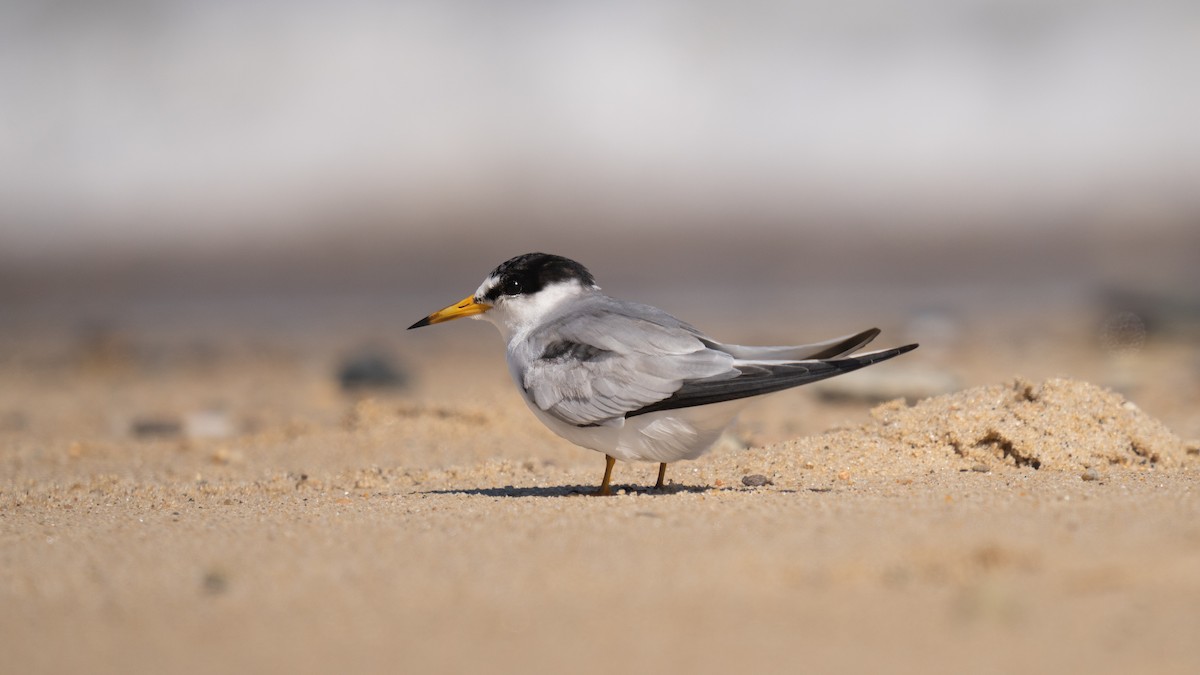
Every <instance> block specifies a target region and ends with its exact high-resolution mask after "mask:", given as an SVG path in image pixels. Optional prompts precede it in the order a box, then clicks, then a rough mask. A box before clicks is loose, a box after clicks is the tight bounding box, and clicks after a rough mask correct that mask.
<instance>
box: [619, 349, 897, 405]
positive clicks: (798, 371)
mask: <svg viewBox="0 0 1200 675" xmlns="http://www.w3.org/2000/svg"><path fill="white" fill-rule="evenodd" d="M916 348H917V345H915V344H911V345H905V346H903V347H895V348H892V349H882V350H880V351H877V352H869V353H867V354H860V355H858V356H851V357H848V358H840V359H826V360H808V361H792V362H778V361H776V362H766V361H764V362H753V361H738V362H736V363H735V365H734V370H735V371H736V374H735V375H733V376H732V377H729V376H718V377H712V378H707V379H701V380H692V381H689V382H685V383H684V385H683V386H682V387H680V388H679V389H678V390H677V391H676V392H675V393H674V394H672V395H671V396H670V397H669V398H665V399H662V400H660V401H656V402H654V403H651V404H649V405H647V406H644V407H642V408H639V409H637V410H633V411H630V412H629V413H628V414H627V415H626V417H635V416H637V415H644V414H646V413H651V412H657V411H659V410H672V409H675V408H689V407H691V406H697V405H707V404H709V403H720V402H721V401H732V400H734V399H739V398H747V397H750V396H759V395H761V394H770V393H772V392H776V391H783V390H784V389H791V388H792V387H798V386H800V385H802V384H808V383H810V382H816V381H818V380H824V379H826V378H830V377H834V376H836V375H841V374H843V373H848V372H850V371H853V370H858V369H859V368H864V367H866V366H869V365H871V364H873V363H879V362H880V361H886V360H888V359H890V358H893V357H896V356H899V355H901V354H904V353H905V352H911V351H912V350H914V349H916Z"/></svg>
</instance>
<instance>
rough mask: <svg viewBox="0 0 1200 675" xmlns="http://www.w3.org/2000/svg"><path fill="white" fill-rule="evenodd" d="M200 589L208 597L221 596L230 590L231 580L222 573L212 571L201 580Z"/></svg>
mask: <svg viewBox="0 0 1200 675" xmlns="http://www.w3.org/2000/svg"><path fill="white" fill-rule="evenodd" d="M200 589H201V590H202V591H204V593H205V594H207V595H220V594H222V593H224V592H225V591H227V590H229V579H228V577H226V576H225V575H224V574H223V573H221V572H218V571H215V570H214V571H210V572H208V573H207V574H205V575H204V578H203V579H201V580H200Z"/></svg>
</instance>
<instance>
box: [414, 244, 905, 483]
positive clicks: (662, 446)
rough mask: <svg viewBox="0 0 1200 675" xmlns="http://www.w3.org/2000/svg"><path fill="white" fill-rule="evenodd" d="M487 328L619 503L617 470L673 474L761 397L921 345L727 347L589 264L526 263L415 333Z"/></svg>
mask: <svg viewBox="0 0 1200 675" xmlns="http://www.w3.org/2000/svg"><path fill="white" fill-rule="evenodd" d="M463 317H471V318H473V319H485V320H487V321H489V322H491V323H492V324H494V325H495V326H496V328H498V329H499V330H500V334H501V335H502V336H503V338H504V341H505V342H506V343H507V360H508V370H509V372H510V373H511V375H512V378H513V380H514V381H515V382H516V384H517V388H518V389H520V391H521V396H522V398H524V399H525V403H526V404H527V405H528V406H529V409H530V410H532V411H533V414H534V415H535V416H537V418H538V419H539V420H541V422H542V423H543V424H545V425H546V426H547V427H548V428H549V429H550V430H551V431H553V432H554V433H556V434H558V435H559V436H561V437H563V438H565V439H567V440H568V441H571V442H572V443H575V444H576V445H580V446H583V447H585V448H589V449H592V450H596V451H598V452H602V453H604V456H605V467H604V478H603V480H602V481H601V483H600V487H599V488H598V489H597V490H596V492H595V493H594V494H597V495H608V494H612V488H611V487H610V484H609V482H610V480H611V479H612V470H613V465H614V464H615V463H616V461H617V460H618V459H619V460H623V461H643V462H658V464H659V467H658V481H657V482H656V483H655V485H654V487H655V488H656V489H662V488H663V487H664V485H663V480H664V479H665V477H666V472H667V464H670V463H671V462H676V461H679V460H682V459H695V458H697V457H699V456H701V455H703V454H704V453H706V452H708V451H709V450H710V449H711V448H712V446H713V444H714V443H715V442H716V441H717V439H718V438H719V437H720V435H721V433H722V432H723V431H724V429H725V428H726V427H727V426H729V425H730V424H731V423H732V422H733V420H734V418H735V417H736V416H737V414H738V413H739V412H740V411H741V409H742V407H743V406H744V405H746V404H747V403H748V402H749V400H750V398H751V397H755V396H760V395H763V394H770V393H773V392H777V391H782V390H784V389H790V388H792V387H798V386H800V385H802V384H808V383H809V382H816V381H818V380H823V379H825V378H828V377H833V376H835V375H841V374H842V373H848V372H850V371H853V370H858V369H859V368H862V367H864V366H869V365H871V364H873V363H879V362H880V361H886V360H887V359H890V358H892V357H895V356H899V355H900V354H903V353H905V352H909V351H912V350H913V349H916V348H917V345H916V344H909V345H905V346H903V347H894V348H892V349H883V350H879V351H873V352H866V353H862V354H859V355H856V356H851V354H853V353H854V352H856V351H858V350H859V349H862V348H863V347H864V346H866V344H867V343H868V342H870V341H871V340H873V339H874V338H875V336H877V335H879V332H880V331H879V329H877V328H871V329H869V330H865V331H862V332H861V333H856V334H854V335H847V336H843V337H839V338H834V339H832V340H825V341H824V342H817V343H813V344H808V345H799V346H790V347H750V346H743V345H735V344H726V343H723V342H718V341H717V340H714V339H713V338H711V337H709V336H707V335H705V334H704V333H702V332H701V331H699V330H698V329H696V328H694V327H692V326H691V325H689V324H687V323H684V322H683V321H680V320H679V319H676V318H675V317H673V316H671V315H670V314H667V313H666V312H664V311H662V310H660V309H658V308H656V307H651V306H649V305H643V304H639V303H635V302H629V301H626V300H618V299H616V298H612V297H609V296H607V295H605V294H604V293H602V292H600V287H599V286H597V285H596V281H595V278H594V277H593V276H592V274H591V272H589V271H588V270H587V268H585V267H584V266H583V265H581V264H579V263H577V262H575V261H574V260H571V259H569V258H564V257H562V256H557V255H550V254H547V253H527V254H524V255H519V256H517V257H515V258H512V259H510V260H507V261H505V262H503V263H501V264H500V265H499V266H498V267H496V268H495V269H494V270H492V272H491V273H490V274H488V275H487V277H486V278H485V279H484V280H483V283H482V284H480V285H479V288H478V289H476V291H475V292H474V293H473V294H472V295H469V296H467V297H466V298H463V300H462V301H460V302H457V303H455V304H453V305H450V306H449V307H446V308H444V309H441V310H438V311H436V312H434V313H433V314H430V315H429V316H427V317H425V318H423V319H421V320H420V321H417V322H416V323H414V324H413V325H411V326H409V330H411V329H413V328H420V327H422V326H429V325H432V324H437V323H443V322H445V321H450V320H453V319H460V318H463Z"/></svg>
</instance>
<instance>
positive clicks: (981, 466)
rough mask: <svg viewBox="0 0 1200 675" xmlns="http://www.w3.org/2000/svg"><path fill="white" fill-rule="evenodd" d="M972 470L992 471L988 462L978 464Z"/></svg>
mask: <svg viewBox="0 0 1200 675" xmlns="http://www.w3.org/2000/svg"><path fill="white" fill-rule="evenodd" d="M971 470H972V471H974V472H975V473H987V472H989V471H991V469H990V468H988V465H987V464H976V465H975V466H973V467H971Z"/></svg>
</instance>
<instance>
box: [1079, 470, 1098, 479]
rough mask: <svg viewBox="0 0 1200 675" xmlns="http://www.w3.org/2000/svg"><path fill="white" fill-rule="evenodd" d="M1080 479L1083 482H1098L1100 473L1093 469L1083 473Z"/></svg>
mask: <svg viewBox="0 0 1200 675" xmlns="http://www.w3.org/2000/svg"><path fill="white" fill-rule="evenodd" d="M1080 478H1082V479H1084V480H1100V472H1099V471H1097V470H1095V469H1088V470H1087V471H1084V472H1083V475H1082V476H1080Z"/></svg>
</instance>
